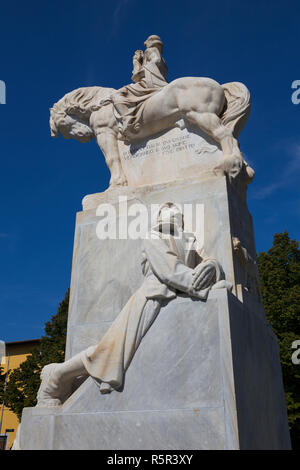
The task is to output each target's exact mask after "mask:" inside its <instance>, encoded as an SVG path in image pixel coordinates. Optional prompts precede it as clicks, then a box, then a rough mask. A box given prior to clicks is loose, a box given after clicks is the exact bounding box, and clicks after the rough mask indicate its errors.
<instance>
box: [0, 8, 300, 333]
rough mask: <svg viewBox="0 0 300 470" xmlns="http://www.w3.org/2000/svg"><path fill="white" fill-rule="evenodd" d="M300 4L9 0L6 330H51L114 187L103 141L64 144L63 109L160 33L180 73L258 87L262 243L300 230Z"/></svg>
mask: <svg viewBox="0 0 300 470" xmlns="http://www.w3.org/2000/svg"><path fill="white" fill-rule="evenodd" d="M299 22H300V3H299V1H293V0H289V1H264V0H254V1H253V0H251V1H250V0H246V1H243V2H241V1H240V0H229V1H225V0H224V1H218V0H216V1H214V2H206V1H205V2H204V1H201V0H186V1H185V2H182V1H179V0H172V1H171V0H163V1H162V0H160V1H158V0H152V1H151V2H149V1H147V2H146V1H144V0H111V1H110V2H107V1H101V0H85V1H76V0H72V1H69V0H61V1H58V0H52V1H51V2H50V1H44V2H41V1H33V0H28V1H26V2H21V1H20V0H19V1H10V2H5V4H4V3H3V2H2V5H1V30H0V40H1V41H0V43H1V59H0V80H4V81H5V83H6V87H7V104H5V105H0V155H1V172H0V192H1V201H2V205H1V219H0V256H1V257H0V259H1V270H0V314H1V327H0V339H3V340H5V341H15V340H22V339H30V338H37V337H39V336H41V335H42V334H43V328H44V324H45V321H48V320H49V319H50V317H51V315H53V314H55V313H56V310H57V305H58V303H59V302H60V301H61V300H62V298H63V297H64V293H65V291H66V290H67V288H68V286H69V284H70V273H71V261H72V250H73V236H74V224H75V214H76V212H77V211H79V210H81V200H82V198H83V197H84V196H85V195H86V194H91V193H94V192H100V191H103V190H105V189H106V187H107V185H108V180H109V172H108V170H107V168H106V165H105V163H104V158H103V157H102V155H101V153H100V152H99V150H98V148H97V146H96V142H95V141H92V142H90V143H88V144H84V145H83V144H80V143H78V142H75V141H71V140H69V141H66V140H63V139H62V138H58V139H56V140H54V139H51V137H50V132H49V125H48V120H49V107H50V106H52V105H53V103H54V102H55V101H57V100H58V99H59V98H61V97H62V96H63V95H64V94H65V93H67V92H69V91H71V90H73V89H75V88H78V87H80V86H91V85H100V86H108V87H113V88H120V87H121V86H122V85H124V84H127V83H129V82H130V76H131V70H132V62H131V57H132V54H133V52H134V51H135V50H136V49H142V48H143V42H144V40H145V39H146V37H147V36H148V35H150V34H158V35H160V36H161V38H162V39H163V42H164V44H165V51H164V57H165V59H166V62H167V65H168V68H169V73H168V80H169V81H171V80H173V79H175V78H178V77H181V76H207V77H212V78H214V79H215V80H217V81H218V82H219V83H225V82H229V81H241V82H244V83H245V84H246V85H247V86H248V88H249V89H250V92H251V96H252V112H251V117H250V120H249V121H248V123H247V125H246V127H245V129H244V130H243V132H242V134H241V136H240V143H241V147H242V150H243V152H244V154H245V155H246V158H247V160H248V161H249V163H251V165H252V166H253V168H254V169H255V171H256V177H255V180H254V182H253V183H252V185H251V186H250V188H249V192H248V205H249V209H250V211H251V213H252V216H253V219H254V227H255V235H256V245H257V251H263V250H267V249H268V248H269V247H270V246H271V244H272V239H273V234H274V233H276V232H281V231H283V230H285V229H286V230H288V232H289V233H290V236H291V237H292V238H296V239H297V240H299V239H300V233H299V232H300V230H299V219H300V204H299V201H300V197H299V185H300V183H299V177H300V134H299V121H300V104H299V105H294V104H292V101H291V95H292V92H293V90H292V89H291V84H292V82H293V81H294V80H300V70H299V51H300V39H299Z"/></svg>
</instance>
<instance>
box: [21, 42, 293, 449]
mask: <svg viewBox="0 0 300 470" xmlns="http://www.w3.org/2000/svg"><path fill="white" fill-rule="evenodd" d="M144 45H145V50H144V51H142V50H137V51H136V52H135V54H134V56H133V71H132V83H131V84H129V85H126V86H124V87H122V88H120V89H119V90H114V89H112V88H102V87H99V86H95V87H86V88H79V89H77V90H74V91H72V92H70V93H68V94H67V95H65V96H64V97H63V98H61V99H60V100H59V101H58V102H57V103H56V104H54V106H53V107H52V109H51V113H50V128H51V135H52V136H53V137H57V136H58V135H59V134H60V135H62V136H63V137H64V138H74V139H76V140H78V141H80V142H83V143H84V142H88V141H90V140H91V139H93V138H96V140H97V143H98V145H99V147H100V149H101V151H102V153H103V155H104V158H105V161H106V164H107V166H108V168H109V170H110V172H111V180H110V185H109V188H108V189H107V190H106V191H105V192H103V193H96V194H90V195H87V196H85V197H84V199H83V201H82V205H83V210H82V211H81V212H79V213H78V214H77V219H76V228H75V238H74V252H73V253H74V254H73V266H72V278H71V296H70V307H69V318H68V332H67V345H66V358H65V362H64V363H61V364H49V365H48V366H46V367H45V368H44V369H43V371H42V375H41V378H42V381H41V386H40V389H39V392H38V396H37V405H36V407H34V408H25V409H24V410H23V415H22V421H21V426H20V428H19V431H18V436H17V439H16V441H15V449H57V450H58V449H105V450H110V449H114V450H121V449H153V450H157V449H167V450H168V449H182V450H184V449H195V450H196V449H289V448H290V438H289V430H288V422H287V413H286V406H285V399H284V390H283V384H282V374H281V367H280V358H279V352H278V345H277V339H276V337H275V335H274V333H273V332H272V329H271V327H270V325H269V324H268V323H267V320H266V316H265V312H264V309H263V306H262V300H261V294H260V285H259V274H258V269H257V265H256V249H255V241H254V233H253V226H252V218H251V215H250V213H249V211H248V208H247V202H246V194H247V187H248V185H249V184H250V183H251V182H252V180H253V178H254V171H253V169H252V168H251V167H250V166H249V165H248V164H247V162H246V161H245V159H244V157H243V155H242V153H241V150H240V146H239V143H238V140H237V139H238V136H239V134H240V132H241V130H242V128H243V127H244V125H245V123H246V121H247V119H248V116H249V113H250V93H249V91H248V89H247V87H246V86H245V85H244V84H242V83H239V82H231V83H226V84H222V85H220V84H219V83H217V82H216V81H215V80H212V79H210V78H199V77H184V78H178V79H176V80H174V81H172V82H170V83H168V81H167V78H166V77H167V66H166V63H165V60H164V59H163V56H162V54H163V44H162V41H161V39H160V37H159V36H156V35H152V36H150V37H148V39H147V40H146V41H145V43H144ZM154 207H155V210H153V208H154ZM142 209H143V210H142ZM154 213H155V217H149V214H152V215H153V214H154ZM195 214H196V215H195ZM104 215H105V217H104V219H103V216H104ZM103 220H104V221H103ZM107 227H110V228H111V231H110V232H109V230H108V229H107ZM141 227H143V230H142V229H141ZM105 230H106V231H105ZM107 230H108V231H107Z"/></svg>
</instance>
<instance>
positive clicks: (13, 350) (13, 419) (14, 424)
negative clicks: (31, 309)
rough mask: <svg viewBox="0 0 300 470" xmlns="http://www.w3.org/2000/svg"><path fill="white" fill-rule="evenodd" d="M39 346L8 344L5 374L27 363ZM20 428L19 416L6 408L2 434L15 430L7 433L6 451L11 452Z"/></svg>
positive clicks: (33, 344)
mask: <svg viewBox="0 0 300 470" xmlns="http://www.w3.org/2000/svg"><path fill="white" fill-rule="evenodd" d="M38 346H39V340H29V341H18V342H15V343H6V351H5V352H6V355H5V358H4V359H2V364H1V366H2V367H3V369H4V372H5V373H6V372H7V369H9V370H11V371H12V370H13V369H17V368H18V367H19V365H20V364H21V363H22V362H24V361H25V359H26V357H27V356H28V355H29V354H30V353H31V351H32V350H33V349H34V348H36V347H38ZM0 406H1V408H0V418H1V411H2V403H1V404H0ZM18 426H19V420H18V418H17V416H16V415H15V414H14V413H13V412H12V411H10V410H9V409H8V408H6V406H4V411H3V419H2V426H1V430H0V434H5V433H6V429H13V430H14V431H13V432H9V433H7V436H8V443H7V446H6V449H7V450H9V449H10V448H11V446H12V444H13V442H14V440H15V436H16V432H17V429H18Z"/></svg>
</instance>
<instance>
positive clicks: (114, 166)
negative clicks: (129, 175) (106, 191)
mask: <svg viewBox="0 0 300 470" xmlns="http://www.w3.org/2000/svg"><path fill="white" fill-rule="evenodd" d="M96 138H97V143H98V145H99V147H100V149H101V150H102V152H103V155H104V157H105V161H106V164H107V166H108V168H109V171H110V174H111V178H110V182H109V187H110V189H112V188H113V187H115V186H127V184H128V183H127V179H126V176H125V174H124V171H123V168H122V164H121V160H120V154H119V147H118V140H117V136H116V134H115V132H114V131H112V130H110V129H107V128H106V129H105V128H102V129H101V130H100V131H99V132H98V133H97V135H96Z"/></svg>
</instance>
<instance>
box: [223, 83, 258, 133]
mask: <svg viewBox="0 0 300 470" xmlns="http://www.w3.org/2000/svg"><path fill="white" fill-rule="evenodd" d="M222 88H223V89H224V93H225V98H226V103H225V106H224V109H223V111H222V114H221V116H220V118H221V121H222V123H223V124H224V126H226V127H228V128H230V129H231V131H232V134H233V135H234V137H236V138H237V137H238V136H239V134H240V132H241V130H242V129H243V127H244V125H245V124H246V121H247V119H248V117H249V114H250V106H251V103H250V92H249V90H248V88H247V87H246V86H245V85H244V84H243V83H240V82H230V83H224V84H223V85H222Z"/></svg>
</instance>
